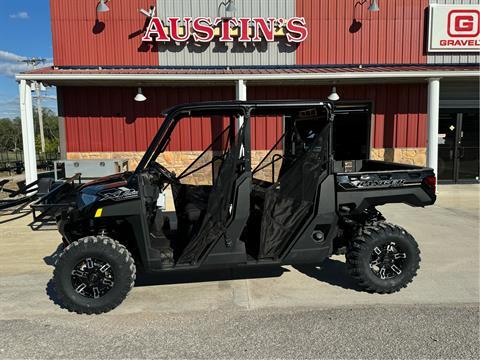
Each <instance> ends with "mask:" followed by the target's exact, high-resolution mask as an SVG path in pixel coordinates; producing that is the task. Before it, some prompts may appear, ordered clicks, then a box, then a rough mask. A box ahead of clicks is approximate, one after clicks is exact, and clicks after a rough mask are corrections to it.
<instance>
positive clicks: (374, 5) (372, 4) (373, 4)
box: [368, 0, 380, 11]
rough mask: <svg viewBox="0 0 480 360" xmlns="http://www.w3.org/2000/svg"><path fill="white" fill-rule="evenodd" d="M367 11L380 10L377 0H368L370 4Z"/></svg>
mask: <svg viewBox="0 0 480 360" xmlns="http://www.w3.org/2000/svg"><path fill="white" fill-rule="evenodd" d="M368 11H380V7H379V6H378V1H377V0H372V1H371V2H370V6H369V7H368Z"/></svg>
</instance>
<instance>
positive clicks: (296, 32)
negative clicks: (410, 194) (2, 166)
mask: <svg viewBox="0 0 480 360" xmlns="http://www.w3.org/2000/svg"><path fill="white" fill-rule="evenodd" d="M99 4H104V5H106V6H107V7H108V8H109V11H107V12H97V11H96V9H97V6H98V5H99ZM372 4H378V6H379V11H371V10H375V9H372ZM50 5H51V18H52V33H53V50H54V66H53V67H51V68H45V69H39V70H35V71H33V72H29V73H27V74H21V75H19V76H18V77H17V79H18V80H19V81H20V82H21V96H22V86H24V87H26V88H27V89H28V86H29V84H30V83H31V82H32V81H41V82H43V83H45V84H46V85H55V86H57V92H58V102H59V115H60V117H61V144H62V145H61V147H62V155H63V156H64V157H66V158H68V159H94V158H119V159H128V160H129V161H130V167H131V168H134V167H135V165H136V163H137V162H138V161H139V159H140V158H141V156H142V154H143V152H144V151H145V149H146V147H147V146H148V144H149V142H150V140H151V139H152V138H153V136H154V134H155V132H156V130H157V129H158V127H159V125H160V124H161V122H162V120H163V117H162V115H161V113H162V110H164V109H166V108H168V107H170V106H173V105H176V104H179V103H185V102H191V101H207V100H233V99H240V100H246V99H248V100H254V99H257V100H262V99H326V98H327V97H328V96H329V94H330V93H331V92H332V87H333V86H335V88H336V91H337V93H338V94H339V96H340V101H339V104H347V105H348V104H357V105H358V104H361V105H362V106H365V109H366V112H367V121H366V122H362V126H364V127H366V128H367V129H366V130H367V133H368V136H367V137H366V138H365V139H366V142H367V143H366V146H367V151H366V153H367V155H366V156H367V157H370V158H373V159H382V160H387V161H396V162H405V163H413V164H418V165H426V164H428V165H429V166H432V167H434V168H436V169H437V173H438V176H439V179H440V180H441V181H446V182H464V181H465V182H478V179H479V157H478V153H479V144H478V138H479V77H478V76H479V72H478V69H479V68H478V67H479V63H480V54H479V51H480V2H479V1H478V0H451V1H447V0H436V1H432V0H431V1H430V2H429V1H428V0H383V1H382V0H379V1H378V2H371V1H370V0H367V1H358V0H335V1H334V0H262V1H260V0H231V1H228V0H227V1H220V0H110V1H100V2H99V1H98V0H51V2H50ZM22 84H23V85H22ZM139 88H141V91H142V93H143V95H144V96H145V97H146V101H143V102H136V101H134V98H135V96H136V95H137V93H138V92H139ZM23 91H24V93H23V96H27V97H28V94H27V93H28V91H25V89H24V90H23ZM25 106H28V99H27V101H26V102H25ZM22 114H23V116H22V119H24V122H26V121H27V118H28V114H29V110H28V109H26V110H25V109H24V111H23V113H22ZM351 121H352V124H354V122H355V121H358V122H360V121H364V120H362V119H360V118H357V117H356V116H355V115H352V116H351ZM255 124H256V125H255V128H254V129H252V133H253V146H254V149H255V150H256V152H255V153H254V157H255V156H256V155H255V154H258V157H260V156H261V154H265V152H266V151H267V150H268V149H270V148H271V147H272V146H273V145H274V144H275V143H276V141H277V139H278V138H279V136H280V134H281V132H282V119H281V118H275V117H270V118H265V119H264V121H257V122H255ZM352 126H353V127H352V129H353V128H354V127H355V126H354V125H352ZM216 131H218V130H216V128H215V126H214V125H212V124H210V123H207V122H205V123H196V122H194V121H192V122H190V123H187V122H185V123H184V124H182V125H181V129H180V131H179V132H178V134H177V135H176V136H175V137H174V138H172V141H171V143H170V145H169V148H168V151H167V152H166V153H165V154H164V158H163V161H165V162H166V163H167V166H170V167H171V168H173V169H176V170H181V169H182V168H184V167H185V165H186V164H187V163H188V162H189V161H190V160H191V159H192V157H194V156H195V155H196V154H198V153H200V152H201V151H202V150H203V149H204V148H205V147H206V146H208V144H210V142H211V140H212V138H214V137H215V133H216ZM27 141H28V140H27Z"/></svg>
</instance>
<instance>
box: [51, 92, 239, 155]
mask: <svg viewBox="0 0 480 360" xmlns="http://www.w3.org/2000/svg"><path fill="white" fill-rule="evenodd" d="M57 91H58V94H59V97H60V98H61V99H62V101H63V114H62V115H63V116H64V118H65V130H66V138H67V151H68V152H101V151H108V152H110V151H113V152H122V151H144V150H145V149H146V148H147V146H148V144H149V143H150V141H151V140H152V138H153V136H154V135H155V133H156V132H157V130H158V128H159V127H160V125H161V123H162V121H163V117H161V116H159V114H161V112H162V111H163V110H165V109H166V108H168V107H171V106H174V105H178V104H182V103H188V102H193V101H207V100H232V99H234V98H235V89H234V88H233V87H188V88H183V87H175V88H170V87H161V88H144V89H143V93H144V94H145V96H146V97H147V98H148V100H147V101H145V102H143V103H138V102H135V101H134V100H133V98H134V96H135V94H136V89H135V88H120V87H61V88H58V90H57ZM200 120H201V119H194V121H190V122H189V121H184V122H182V121H181V122H180V123H179V127H178V128H177V129H176V130H175V132H174V134H173V136H172V139H171V142H170V145H169V148H168V150H170V151H178V150H183V151H189V150H203V149H205V148H206V147H207V146H208V145H210V143H211V142H212V134H214V135H213V136H214V137H215V136H216V135H215V134H218V133H219V132H221V129H222V128H223V123H224V121H222V119H221V118H220V119H215V120H214V121H200ZM205 120H207V119H205ZM214 137H213V138H214Z"/></svg>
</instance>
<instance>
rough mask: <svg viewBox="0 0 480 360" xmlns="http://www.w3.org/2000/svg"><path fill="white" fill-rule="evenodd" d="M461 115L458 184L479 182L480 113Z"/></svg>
mask: <svg viewBox="0 0 480 360" xmlns="http://www.w3.org/2000/svg"><path fill="white" fill-rule="evenodd" d="M460 115H461V129H460V134H459V135H460V136H459V137H460V140H459V144H458V156H457V158H458V178H457V182H478V180H479V156H478V152H479V146H478V138H479V136H480V133H479V122H480V119H479V118H478V111H476V112H470V113H463V114H460Z"/></svg>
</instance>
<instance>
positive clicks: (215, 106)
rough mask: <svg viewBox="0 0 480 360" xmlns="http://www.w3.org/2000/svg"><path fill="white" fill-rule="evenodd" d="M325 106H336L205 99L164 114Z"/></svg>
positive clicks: (330, 105) (316, 102)
mask: <svg viewBox="0 0 480 360" xmlns="http://www.w3.org/2000/svg"><path fill="white" fill-rule="evenodd" d="M316 106H325V107H328V108H329V109H331V110H332V109H333V108H334V103H333V102H331V101H328V100H327V101H324V100H249V101H239V100H222V101H203V102H192V103H186V104H180V105H176V106H173V107H170V108H168V109H166V110H164V111H163V114H164V115H167V114H172V113H177V112H183V111H202V110H229V109H238V108H239V107H244V108H250V109H252V108H254V109H262V110H268V109H287V108H290V109H291V108H304V107H316Z"/></svg>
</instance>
